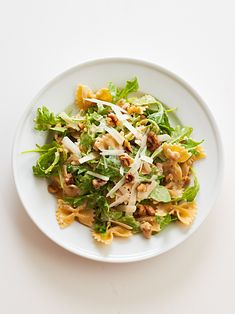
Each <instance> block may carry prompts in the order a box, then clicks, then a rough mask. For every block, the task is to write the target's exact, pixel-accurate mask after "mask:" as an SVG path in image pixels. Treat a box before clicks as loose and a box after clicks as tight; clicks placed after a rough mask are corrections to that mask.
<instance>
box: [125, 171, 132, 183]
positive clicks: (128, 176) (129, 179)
mask: <svg viewBox="0 0 235 314" xmlns="http://www.w3.org/2000/svg"><path fill="white" fill-rule="evenodd" d="M133 180H134V176H133V174H131V173H127V174H126V175H125V182H126V183H130V182H132V181H133Z"/></svg>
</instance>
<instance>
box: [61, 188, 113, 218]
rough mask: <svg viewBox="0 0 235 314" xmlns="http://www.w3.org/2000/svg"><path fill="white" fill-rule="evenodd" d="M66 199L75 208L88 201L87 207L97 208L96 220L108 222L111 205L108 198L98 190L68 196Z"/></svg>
mask: <svg viewBox="0 0 235 314" xmlns="http://www.w3.org/2000/svg"><path fill="white" fill-rule="evenodd" d="M64 201H65V202H66V203H67V204H69V205H71V206H73V207H74V208H75V207H78V206H79V205H82V204H84V203H85V202H86V203H87V207H89V208H93V209H95V214H96V217H95V218H96V221H98V222H106V221H108V220H109V205H108V202H107V199H106V197H104V196H102V195H100V194H98V193H96V192H95V193H90V194H87V195H82V196H78V197H66V198H65V199H64Z"/></svg>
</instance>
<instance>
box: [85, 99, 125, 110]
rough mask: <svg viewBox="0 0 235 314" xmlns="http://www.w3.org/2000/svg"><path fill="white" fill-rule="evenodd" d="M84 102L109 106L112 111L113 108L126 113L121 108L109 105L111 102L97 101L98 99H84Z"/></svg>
mask: <svg viewBox="0 0 235 314" xmlns="http://www.w3.org/2000/svg"><path fill="white" fill-rule="evenodd" d="M84 99H85V100H87V101H90V102H94V103H96V104H101V105H106V106H109V107H111V108H112V109H113V108H117V109H119V110H120V111H121V112H124V113H127V111H126V110H124V109H122V108H121V107H119V106H117V105H115V104H113V103H111V102H108V101H104V100H99V99H95V98H84Z"/></svg>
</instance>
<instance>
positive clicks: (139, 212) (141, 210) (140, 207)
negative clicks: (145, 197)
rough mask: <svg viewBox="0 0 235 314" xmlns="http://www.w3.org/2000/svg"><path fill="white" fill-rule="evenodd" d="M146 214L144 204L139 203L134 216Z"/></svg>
mask: <svg viewBox="0 0 235 314" xmlns="http://www.w3.org/2000/svg"><path fill="white" fill-rule="evenodd" d="M145 215H146V208H145V205H142V204H139V205H138V207H137V210H136V212H135V216H136V217H142V216H145Z"/></svg>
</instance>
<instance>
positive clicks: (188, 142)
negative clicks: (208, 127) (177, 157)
mask: <svg viewBox="0 0 235 314" xmlns="http://www.w3.org/2000/svg"><path fill="white" fill-rule="evenodd" d="M202 142H203V140H202V141H200V142H196V141H194V140H193V139H191V138H187V139H186V140H184V141H183V143H181V144H182V146H184V147H185V148H186V149H187V150H188V151H189V152H192V151H193V150H194V148H195V147H197V146H198V145H200V144H201V143H202Z"/></svg>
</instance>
